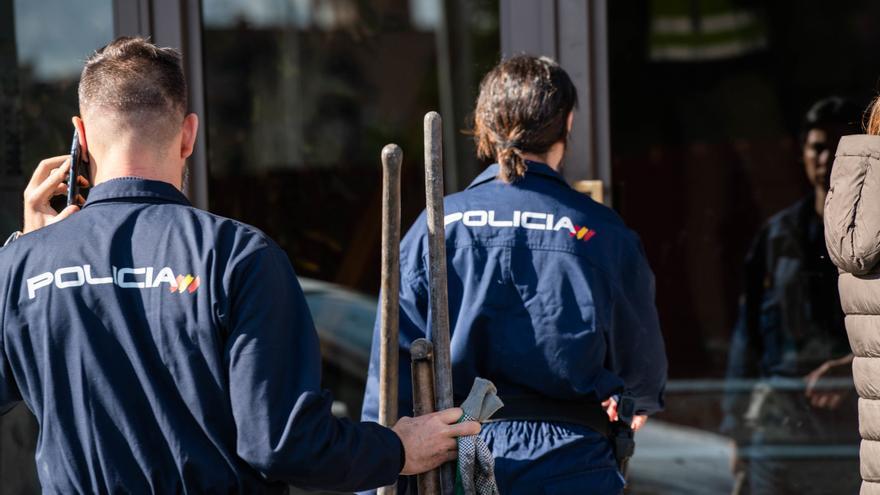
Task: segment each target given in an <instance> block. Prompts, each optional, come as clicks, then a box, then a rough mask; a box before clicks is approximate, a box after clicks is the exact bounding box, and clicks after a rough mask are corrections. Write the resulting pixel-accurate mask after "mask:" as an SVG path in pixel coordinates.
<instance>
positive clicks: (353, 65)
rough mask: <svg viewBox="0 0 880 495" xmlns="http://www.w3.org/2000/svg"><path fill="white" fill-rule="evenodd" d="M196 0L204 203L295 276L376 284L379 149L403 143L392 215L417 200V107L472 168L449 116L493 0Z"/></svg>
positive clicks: (466, 97)
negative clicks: (436, 114) (249, 229)
mask: <svg viewBox="0 0 880 495" xmlns="http://www.w3.org/2000/svg"><path fill="white" fill-rule="evenodd" d="M444 6H445V7H444ZM444 8H445V10H444ZM203 10H204V39H203V45H204V62H205V95H206V112H207V118H206V123H207V125H206V129H207V139H208V163H209V169H210V182H209V185H210V209H211V211H213V212H215V213H218V214H221V215H227V216H231V217H233V218H237V219H241V220H243V221H245V222H249V223H252V224H254V225H255V226H257V227H259V228H261V229H263V230H264V231H266V232H267V233H268V234H269V235H270V236H271V237H272V238H273V239H275V240H276V241H277V242H278V243H279V244H280V245H281V247H282V248H284V249H285V250H286V251H287V252H288V254H289V255H290V258H291V260H292V262H293V264H294V267H295V269H296V271H297V273H298V274H299V275H300V276H301V277H308V278H316V279H320V280H325V281H330V282H335V283H338V284H341V285H343V286H346V287H349V288H353V289H357V290H359V291H361V292H365V293H373V294H375V293H376V292H377V291H378V287H379V282H378V270H379V267H378V263H377V262H376V260H378V259H379V241H380V239H379V218H380V216H379V213H380V193H381V190H380V179H381V169H380V161H379V153H380V150H381V149H382V147H383V146H384V145H385V144H387V143H392V142H394V143H397V144H399V145H400V146H401V147H402V148H403V151H404V168H403V179H402V184H403V186H402V190H403V215H402V216H403V224H404V226H405V227H407V226H409V224H410V223H411V222H412V220H413V219H414V218H415V216H416V215H417V214H418V212H419V211H420V210H421V209H422V208H423V207H424V185H423V184H424V179H423V172H422V170H423V165H422V160H423V159H422V156H423V154H422V118H423V116H424V114H425V113H426V112H428V111H430V110H438V111H440V112H441V113H442V114H443V116H444V118H446V119H448V120H449V124H450V125H449V127H448V129H451V131H452V132H447V135H446V139H447V141H448V142H447V146H446V147H445V151H446V153H447V156H446V164H447V167H449V168H450V170H451V171H455V172H461V174H460V175H462V177H463V178H462V181H467V180H470V178H471V177H473V176H475V175H476V171H477V167H478V164H477V163H476V159H475V158H474V153H473V146H472V144H471V143H470V139H469V138H468V137H467V136H465V135H464V134H462V133H461V132H460V130H462V129H465V128H466V127H467V122H466V116H467V112H468V111H469V110H468V109H469V108H470V106H471V105H472V102H473V98H474V96H475V94H476V86H477V84H478V81H479V77H480V76H481V75H482V73H483V72H485V71H486V70H488V69H489V68H490V67H491V66H492V65H493V64H494V63H495V61H496V60H497V58H498V56H499V48H498V46H499V45H498V43H499V41H498V40H499V36H498V5H497V1H486V0H468V1H457V2H441V1H439V0H393V1H385V2H362V1H354V0H326V1H297V0H281V1H270V0H261V1H243V0H204V1H203ZM448 18H454V19H465V20H466V22H464V23H460V22H456V23H455V24H454V25H453V24H452V23H448V22H446V19H448ZM447 26H452V27H450V28H448V29H447ZM451 95H454V97H453V96H451ZM450 177H451V176H450V175H449V174H447V178H450ZM452 178H453V179H454V177H452ZM464 183H465V184H466V182H464ZM450 186H451V187H449V189H450V190H455V189H456V188H457V187H456V186H457V184H450Z"/></svg>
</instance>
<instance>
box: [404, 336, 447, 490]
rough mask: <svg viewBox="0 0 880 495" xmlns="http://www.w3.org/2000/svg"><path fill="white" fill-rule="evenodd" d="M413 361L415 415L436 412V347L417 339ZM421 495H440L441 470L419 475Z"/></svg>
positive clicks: (414, 343) (414, 344) (411, 352)
mask: <svg viewBox="0 0 880 495" xmlns="http://www.w3.org/2000/svg"><path fill="white" fill-rule="evenodd" d="M409 353H410V358H411V359H412V383H413V415H414V416H421V415H423V414H429V413H432V412H434V346H433V345H431V343H430V342H428V340H426V339H416V340H415V341H414V342H413V343H412V345H411V346H410V348H409ZM418 487H419V495H440V470H439V469H432V470H431V471H428V472H427V473H422V474H420V475H418Z"/></svg>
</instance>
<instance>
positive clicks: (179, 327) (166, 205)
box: [0, 38, 479, 494]
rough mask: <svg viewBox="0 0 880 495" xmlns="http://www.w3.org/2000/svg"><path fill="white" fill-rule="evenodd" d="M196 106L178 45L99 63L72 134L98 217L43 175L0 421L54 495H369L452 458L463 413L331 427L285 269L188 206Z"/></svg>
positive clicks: (6, 331)
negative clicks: (54, 204)
mask: <svg viewBox="0 0 880 495" xmlns="http://www.w3.org/2000/svg"><path fill="white" fill-rule="evenodd" d="M185 94H186V85H185V82H184V79H183V72H182V70H181V65H180V57H179V55H178V54H177V53H176V52H175V51H173V50H170V49H164V48H157V47H156V46H154V45H151V44H150V43H148V42H146V41H144V40H142V39H137V38H120V39H118V40H116V41H114V42H113V43H111V44H110V45H108V46H106V47H105V48H103V49H102V50H100V51H98V52H97V53H96V54H95V55H93V56H92V57H91V58H90V59H89V60H88V61H87V63H86V66H85V68H84V69H83V73H82V77H81V80H80V86H79V98H80V111H81V114H82V118H79V117H74V119H73V121H74V125H75V126H76V128H77V129H78V131H79V136H80V137H81V144H82V146H83V149H84V151H85V152H87V153H88V156H89V171H88V175H89V176H90V177H91V179H92V182H93V183H94V184H95V186H94V187H93V188H92V190H91V191H90V193H89V197H88V202H86V204H85V205H84V206H83V207H82V211H79V212H76V210H77V208H75V207H74V208H69V209H68V210H65V212H64V213H63V215H62V216H66V218H64V219H63V220H61V221H58V220H59V218H60V217H56V216H54V215H53V213H52V210H51V208H50V206H49V198H50V197H51V196H52V195H54V194H63V193H64V192H65V191H66V185H65V184H64V180H65V175H66V174H67V173H68V170H69V165H68V164H67V163H66V157H56V158H53V159H49V160H46V161H44V162H42V163H41V164H40V165H39V166H38V168H37V171H36V172H35V174H34V179H33V181H32V183H31V185H30V186H29V187H28V190H27V193H26V196H27V198H26V203H27V205H26V210H27V211H28V215H27V221H26V227H25V230H26V233H25V234H24V235H22V236H21V237H20V238H18V239H16V240H14V242H12V243H11V244H9V245H8V246H7V247H5V248H3V249H2V251H0V294H2V297H3V300H2V304H3V306H2V312H0V411H3V410H8V408H10V407H11V406H12V405H14V404H15V403H17V402H19V401H24V402H25V403H26V404H27V406H28V408H29V409H30V410H31V411H32V412H33V413H34V415H35V416H36V418H37V420H38V422H39V425H40V436H39V441H38V445H37V454H36V464H37V471H38V474H39V477H40V483H41V484H42V488H43V492H44V493H111V492H112V493H117V492H126V493H161V494H166V493H184V492H186V493H249V494H250V493H287V487H286V486H285V483H290V484H294V485H298V486H301V487H305V488H325V489H335V490H356V489H365V488H371V487H376V486H380V485H384V484H388V483H391V482H393V481H394V480H395V479H396V477H397V476H398V474H399V473H401V472H403V473H415V472H420V471H424V470H427V469H430V468H432V467H434V466H436V465H438V464H439V463H440V462H442V461H446V460H450V459H454V458H455V457H456V452H455V439H454V437H455V436H457V435H461V434H465V435H468V434H475V433H476V432H477V431H478V430H479V425H477V424H476V423H473V422H469V423H462V424H460V425H452V424H453V423H455V421H457V420H458V419H459V417H460V415H461V410H458V409H452V410H448V411H443V412H440V413H436V414H434V415H431V416H425V417H423V418H418V419H412V418H402V419H401V420H400V422H399V423H398V424H397V425H396V426H395V428H394V430H393V431H392V430H390V429H387V428H384V427H381V426H379V425H377V424H374V423H352V422H350V421H347V420H340V419H337V418H335V417H333V416H332V415H331V413H330V407H331V402H332V399H331V397H330V395H329V393H327V392H321V389H320V354H319V350H318V340H317V335H316V333H315V329H314V327H313V324H312V320H311V316H310V314H309V311H308V308H307V307H306V303H305V300H304V297H303V294H302V291H301V289H300V287H299V284H298V282H297V279H296V276H295V275H294V273H293V269H292V267H291V265H290V262H289V260H288V259H287V256H286V254H284V252H283V251H282V250H281V249H280V248H278V246H277V245H276V244H275V243H274V242H272V240H271V239H269V238H268V237H266V236H265V235H264V234H263V233H262V232H260V231H258V230H256V229H254V228H252V227H250V226H248V225H244V224H241V223H239V222H236V221H234V220H230V219H226V218H221V217H218V216H216V215H212V214H210V213H207V212H204V211H200V210H197V209H195V208H193V207H192V206H190V204H189V203H188V202H187V200H186V197H184V196H183V194H181V192H180V188H181V182H182V176H183V172H184V169H185V160H186V158H187V157H188V156H189V155H190V154H191V153H192V147H193V143H194V141H195V138H196V130H197V127H198V119H197V117H196V116H195V115H194V114H188V115H187V114H186V113H185V109H186V100H185ZM46 224H51V225H46ZM43 225H46V226H45V227H43V228H40V229H39V230H34V229H36V228H37V227H41V226H43ZM404 447H405V451H404Z"/></svg>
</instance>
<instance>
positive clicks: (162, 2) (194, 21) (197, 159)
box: [113, 0, 208, 209]
mask: <svg viewBox="0 0 880 495" xmlns="http://www.w3.org/2000/svg"><path fill="white" fill-rule="evenodd" d="M113 34H114V36H144V37H149V38H150V39H151V40H152V41H153V42H154V43H156V44H157V45H160V46H171V47H174V48H177V49H179V50H180V51H181V52H182V53H183V71H184V74H185V75H186V80H187V99H188V101H189V111H190V112H193V113H195V114H196V115H198V117H199V124H200V125H199V127H200V132H199V135H198V138H197V139H196V143H195V148H194V149H193V154H192V156H191V157H190V159H189V169H190V174H189V183H188V184H187V185H186V191H185V192H186V195H187V196H188V197H189V199H190V201H192V203H193V204H194V205H195V206H197V207H199V208H202V209H208V159H207V153H208V151H207V150H208V146H207V139H208V132H207V122H208V119H207V117H206V115H205V79H204V68H203V63H202V2H201V0H113Z"/></svg>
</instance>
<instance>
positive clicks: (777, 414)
mask: <svg viewBox="0 0 880 495" xmlns="http://www.w3.org/2000/svg"><path fill="white" fill-rule="evenodd" d="M858 116H859V109H858V107H856V106H855V105H853V104H851V103H850V102H848V101H846V100H844V99H842V98H836V97H833V98H827V99H823V100H821V101H819V102H817V103H816V104H814V105H813V106H812V107H811V109H810V110H809V112H807V115H806V118H805V119H804V124H803V126H802V132H801V136H800V139H799V142H800V144H801V149H802V160H803V163H804V170H805V172H806V176H807V180H808V181H809V183H810V185H811V186H812V191H811V192H810V193H809V194H807V195H806V196H805V197H804V198H802V199H800V200H799V201H797V202H796V203H794V204H793V205H791V206H789V207H787V208H785V209H784V210H782V211H780V212H779V213H777V214H775V215H773V216H772V217H771V218H770V219H769V220H768V221H767V223H766V224H765V225H764V226H763V227H762V228H761V230H760V231H759V232H758V234H757V236H756V237H755V240H754V241H753V244H752V248H751V250H750V251H749V253H748V256H747V258H746V262H745V268H744V269H745V273H744V275H745V277H744V279H745V281H744V293H743V296H742V299H741V302H740V312H739V319H738V321H737V324H736V327H735V330H734V334H733V339H732V342H731V346H730V358H729V362H728V379H729V380H730V383H729V388H728V393H727V395H726V397H725V402H724V413H725V417H724V423H723V425H722V433H725V434H727V435H730V436H731V437H733V438H734V440H735V441H736V443H737V447H738V449H737V458H736V463H737V464H736V466H737V468H736V469H737V470H736V475H737V481H738V482H739V483H741V484H743V493H755V494H763V493H766V494H775V493H833V492H838V491H839V493H855V491H857V490H858V484H859V479H858V477H856V476H854V474H855V473H856V472H857V471H858V464H857V463H856V462H855V459H856V452H857V443H858V439H859V437H858V430H857V428H856V427H855V421H856V413H857V411H858V404H857V396H856V394H855V391H854V390H853V383H852V373H851V363H852V355H851V354H850V348H849V342H848V340H847V336H846V329H845V328H844V315H843V310H842V309H841V306H840V297H839V293H838V291H837V268H836V267H835V266H834V264H833V263H832V262H831V260H830V259H829V257H828V251H827V249H826V248H825V236H824V225H823V221H822V211H823V209H824V205H825V196H826V194H827V192H828V186H829V182H830V176H831V164H832V160H833V158H834V155H835V151H836V148H837V142H838V141H839V140H840V137H841V136H842V135H846V134H852V133H855V132H858V129H857V128H856V126H854V125H853V124H852V123H853V122H856V121H858ZM744 379H757V380H758V381H757V383H756V384H755V385H754V386H743V385H744V384H745V383H746V382H745V381H744ZM792 383H793V385H794V386H791V385H792ZM786 384H788V385H789V386H787V387H786V386H785V385H786ZM804 447H807V448H804ZM820 473H821V474H820ZM842 480H847V481H842Z"/></svg>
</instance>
